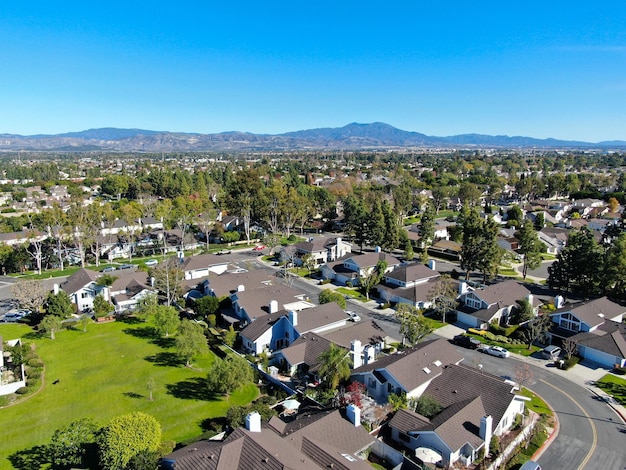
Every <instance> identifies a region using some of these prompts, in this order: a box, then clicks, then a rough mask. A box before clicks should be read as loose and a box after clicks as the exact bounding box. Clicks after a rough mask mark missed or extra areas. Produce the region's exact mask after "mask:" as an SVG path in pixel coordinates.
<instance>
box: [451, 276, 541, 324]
mask: <svg viewBox="0 0 626 470" xmlns="http://www.w3.org/2000/svg"><path fill="white" fill-rule="evenodd" d="M523 299H527V300H528V301H529V302H530V303H531V305H532V306H533V307H535V308H538V307H539V305H541V302H540V301H539V300H538V299H535V298H534V296H533V295H532V294H531V293H530V291H529V290H528V289H526V288H525V287H524V286H523V285H521V284H520V283H518V282H517V281H513V280H510V281H504V282H498V283H497V284H492V285H490V286H487V287H484V288H481V289H471V288H469V287H468V285H467V283H465V282H461V283H460V284H459V297H458V300H459V303H460V305H459V307H458V308H457V320H458V321H459V322H461V323H464V324H466V325H469V326H470V327H472V328H479V329H483V330H484V329H487V328H488V327H489V324H490V323H492V322H498V324H502V325H507V324H508V323H509V319H510V315H511V313H512V312H513V309H514V308H517V305H518V303H517V302H518V301H520V300H523Z"/></svg>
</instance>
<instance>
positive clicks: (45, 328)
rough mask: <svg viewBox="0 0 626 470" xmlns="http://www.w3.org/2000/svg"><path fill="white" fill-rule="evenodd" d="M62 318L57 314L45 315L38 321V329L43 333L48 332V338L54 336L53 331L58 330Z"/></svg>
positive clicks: (60, 326) (61, 324)
mask: <svg viewBox="0 0 626 470" xmlns="http://www.w3.org/2000/svg"><path fill="white" fill-rule="evenodd" d="M62 322H63V319H62V318H61V317H60V316H58V315H50V314H48V315H46V316H45V317H43V320H41V323H39V331H40V332H42V333H44V334H49V335H50V339H54V338H55V333H56V332H57V331H59V330H60V329H61V328H62V326H63V323H62Z"/></svg>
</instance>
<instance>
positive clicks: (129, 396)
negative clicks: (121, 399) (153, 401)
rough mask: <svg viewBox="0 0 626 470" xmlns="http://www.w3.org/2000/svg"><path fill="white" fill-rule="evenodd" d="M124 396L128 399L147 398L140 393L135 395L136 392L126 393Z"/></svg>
mask: <svg viewBox="0 0 626 470" xmlns="http://www.w3.org/2000/svg"><path fill="white" fill-rule="evenodd" d="M124 396H125V397H128V398H146V397H144V396H143V395H141V394H140V393H135V392H124Z"/></svg>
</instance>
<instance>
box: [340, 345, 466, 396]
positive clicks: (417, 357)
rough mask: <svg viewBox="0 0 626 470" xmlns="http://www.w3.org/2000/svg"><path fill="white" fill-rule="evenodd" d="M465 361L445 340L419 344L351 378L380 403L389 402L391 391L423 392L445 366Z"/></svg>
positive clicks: (360, 370)
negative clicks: (363, 386)
mask: <svg viewBox="0 0 626 470" xmlns="http://www.w3.org/2000/svg"><path fill="white" fill-rule="evenodd" d="M462 360H463V356H461V355H460V354H459V353H458V352H457V351H456V349H455V348H454V347H453V346H452V345H451V344H450V343H448V341H447V340H445V339H436V340H431V341H425V342H423V343H419V344H417V345H416V346H414V347H413V348H411V349H405V350H402V351H399V352H397V353H395V354H391V355H389V356H384V357H379V358H378V359H377V360H376V361H375V362H373V363H369V364H363V365H362V366H361V367H358V368H355V369H354V370H353V371H352V375H351V377H352V379H353V380H356V381H358V382H361V383H362V384H363V385H365V387H366V388H367V392H368V394H369V395H370V396H371V397H372V398H374V399H375V400H376V402H377V403H380V404H384V403H387V401H388V397H389V395H390V394H392V393H395V394H401V393H406V396H407V398H417V397H419V396H421V395H422V393H423V392H424V390H425V389H426V387H427V386H428V384H429V383H430V382H431V381H432V380H433V379H434V378H435V377H437V376H439V375H440V374H441V373H442V371H443V366H445V365H448V364H458V363H459V362H461V361H462Z"/></svg>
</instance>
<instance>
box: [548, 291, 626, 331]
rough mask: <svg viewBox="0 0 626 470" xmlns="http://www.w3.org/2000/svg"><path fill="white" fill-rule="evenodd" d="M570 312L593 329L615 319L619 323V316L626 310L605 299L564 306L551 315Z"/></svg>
mask: <svg viewBox="0 0 626 470" xmlns="http://www.w3.org/2000/svg"><path fill="white" fill-rule="evenodd" d="M565 312H571V313H572V314H573V315H574V316H575V317H576V318H578V319H579V320H581V321H584V322H585V323H586V324H587V325H589V326H590V327H594V326H597V325H600V324H601V323H604V321H606V320H612V319H616V320H618V321H621V320H622V318H621V315H622V314H624V312H626V308H624V307H622V306H621V305H619V304H616V303H615V302H611V301H610V300H609V299H608V298H606V297H600V298H599V299H595V300H589V301H587V302H580V303H578V304H574V305H566V306H565V307H563V308H560V309H558V310H556V311H555V312H554V313H552V314H551V315H555V314H559V313H565Z"/></svg>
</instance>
